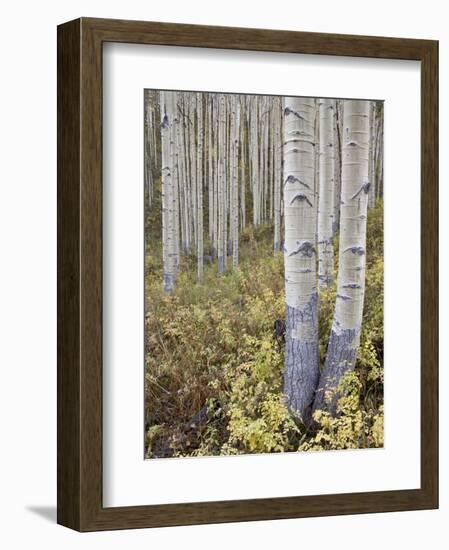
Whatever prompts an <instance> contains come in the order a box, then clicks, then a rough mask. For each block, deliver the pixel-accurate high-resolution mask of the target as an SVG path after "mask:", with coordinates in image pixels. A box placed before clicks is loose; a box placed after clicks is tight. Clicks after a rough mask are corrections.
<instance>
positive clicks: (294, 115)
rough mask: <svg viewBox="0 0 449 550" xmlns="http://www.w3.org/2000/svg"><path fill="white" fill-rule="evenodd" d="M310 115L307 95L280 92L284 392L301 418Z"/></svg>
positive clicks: (311, 212) (310, 362)
mask: <svg viewBox="0 0 449 550" xmlns="http://www.w3.org/2000/svg"><path fill="white" fill-rule="evenodd" d="M314 116H315V101H314V100H313V99H310V98H295V97H286V98H284V131H283V135H284V144H283V145H284V147H283V162H284V171H283V185H284V225H285V239H284V263H285V301H286V333H285V346H286V347H285V371H284V393H285V396H286V400H287V405H288V407H289V408H290V410H291V411H292V413H293V414H295V415H296V416H298V417H299V418H300V419H302V420H303V421H304V422H306V423H307V422H308V421H309V418H310V409H311V405H312V401H313V397H314V393H315V389H316V386H317V382H318V377H319V366H318V307H317V306H318V295H317V280H316V275H317V274H316V212H317V209H316V204H315V200H316V197H315V194H314V192H313V187H314V151H313V150H314V139H315V138H314Z"/></svg>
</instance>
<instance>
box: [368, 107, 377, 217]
mask: <svg viewBox="0 0 449 550" xmlns="http://www.w3.org/2000/svg"><path fill="white" fill-rule="evenodd" d="M369 103H370V105H369V159H368V181H369V184H370V187H369V193H368V207H369V208H373V206H374V205H375V203H376V183H377V182H376V177H375V173H376V169H375V158H376V157H375V146H376V135H375V134H376V124H377V117H376V103H375V102H374V101H370V102H369Z"/></svg>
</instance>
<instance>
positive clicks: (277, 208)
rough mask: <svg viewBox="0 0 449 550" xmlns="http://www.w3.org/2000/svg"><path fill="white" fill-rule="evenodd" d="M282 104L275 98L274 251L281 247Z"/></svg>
mask: <svg viewBox="0 0 449 550" xmlns="http://www.w3.org/2000/svg"><path fill="white" fill-rule="evenodd" d="M281 106H282V102H281V99H280V98H279V97H276V98H274V117H273V123H274V144H273V152H274V158H273V162H274V166H273V172H274V198H273V200H274V251H275V252H279V250H280V249H281V179H282V145H281V120H282V117H281Z"/></svg>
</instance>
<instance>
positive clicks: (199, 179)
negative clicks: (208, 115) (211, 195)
mask: <svg viewBox="0 0 449 550" xmlns="http://www.w3.org/2000/svg"><path fill="white" fill-rule="evenodd" d="M196 113H197V161H196V170H197V172H196V187H197V191H196V192H197V200H196V204H197V216H196V220H197V262H198V281H200V282H201V281H202V280H203V255H204V253H203V148H204V142H203V140H204V136H203V95H202V94H200V93H197V94H196Z"/></svg>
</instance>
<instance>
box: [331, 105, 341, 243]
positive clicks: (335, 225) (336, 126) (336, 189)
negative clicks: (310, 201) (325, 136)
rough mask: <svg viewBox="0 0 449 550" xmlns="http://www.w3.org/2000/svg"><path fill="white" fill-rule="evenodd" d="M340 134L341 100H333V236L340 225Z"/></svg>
mask: <svg viewBox="0 0 449 550" xmlns="http://www.w3.org/2000/svg"><path fill="white" fill-rule="evenodd" d="M341 136H342V101H341V100H340V99H337V100H336V101H335V109H334V149H335V150H334V156H335V158H334V219H333V226H332V234H333V235H334V236H335V235H336V234H337V233H338V230H339V227H340V201H341Z"/></svg>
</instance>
